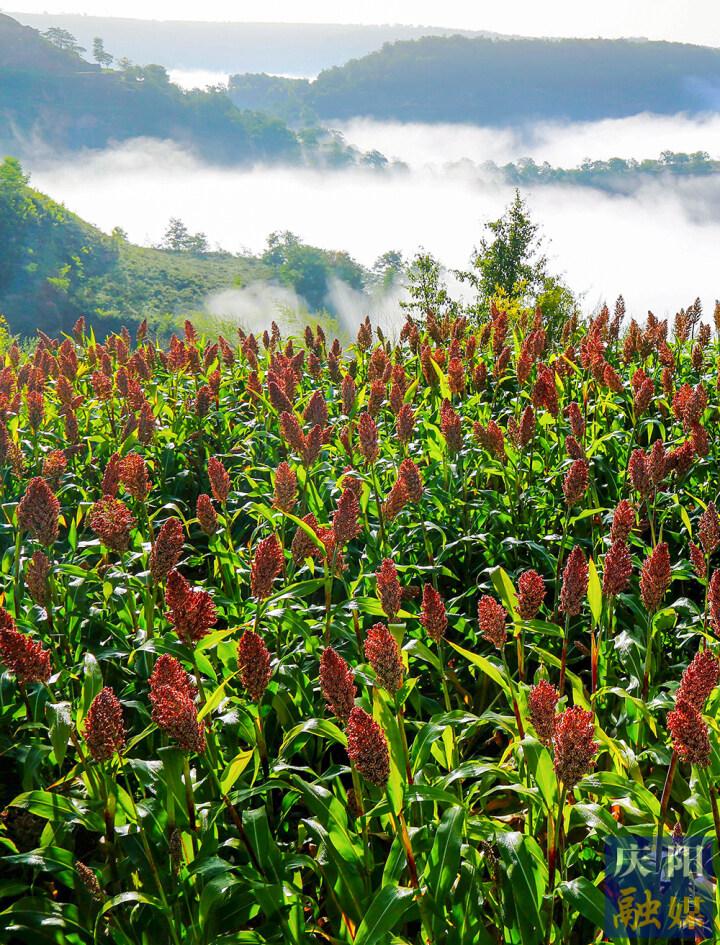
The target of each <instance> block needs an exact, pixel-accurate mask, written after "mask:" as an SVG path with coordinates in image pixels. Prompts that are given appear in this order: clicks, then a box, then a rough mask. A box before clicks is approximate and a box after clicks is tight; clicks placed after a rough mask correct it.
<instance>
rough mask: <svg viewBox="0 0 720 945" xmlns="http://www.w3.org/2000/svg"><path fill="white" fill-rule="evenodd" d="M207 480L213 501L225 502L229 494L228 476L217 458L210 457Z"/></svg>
mask: <svg viewBox="0 0 720 945" xmlns="http://www.w3.org/2000/svg"><path fill="white" fill-rule="evenodd" d="M208 479H209V480H210V491H211V492H212V494H213V498H214V499H215V501H216V502H220V503H223V502H227V497H228V494H229V493H230V476H229V474H228V471H227V469H225V467H224V465H223V464H222V461H221V460H219V459H218V458H217V456H211V457H210V459H209V460H208Z"/></svg>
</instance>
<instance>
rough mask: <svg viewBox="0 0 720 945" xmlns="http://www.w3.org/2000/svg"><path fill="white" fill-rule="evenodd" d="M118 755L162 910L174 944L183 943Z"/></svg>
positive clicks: (121, 758)
mask: <svg viewBox="0 0 720 945" xmlns="http://www.w3.org/2000/svg"><path fill="white" fill-rule="evenodd" d="M118 757H119V761H120V770H121V772H122V775H123V778H124V779H125V783H126V785H127V787H128V791H127V794H128V796H129V798H130V804H131V805H132V809H133V814H134V815H135V823H136V824H137V828H138V833H139V834H140V840H141V842H142V845H143V850H144V851H145V858H146V859H147V861H148V865H149V867H150V872H151V873H152V876H153V879H154V881H155V885H156V886H157V891H158V895H159V896H160V902H161V903H162V910H163V913H164V914H165V919H166V921H167V924H168V927H169V929H170V935H171V937H172V940H173V945H181V941H180V936H179V935H178V931H177V929H176V928H175V919H174V916H173V912H172V910H171V909H170V905H169V903H168V901H167V897H166V895H165V888H164V887H163V884H162V880H161V879H160V874H159V872H158V868H157V863H156V862H155V857H154V856H153V852H152V847H151V846H150V843H149V841H148V838H147V834H146V833H145V827H144V825H143V822H142V820H141V819H140V814H139V813H138V809H137V804H136V803H135V796H134V794H133V792H132V790H131V789H130V782H129V781H128V778H127V774H126V772H125V763H124V761H123V757H122V755H119V756H118Z"/></svg>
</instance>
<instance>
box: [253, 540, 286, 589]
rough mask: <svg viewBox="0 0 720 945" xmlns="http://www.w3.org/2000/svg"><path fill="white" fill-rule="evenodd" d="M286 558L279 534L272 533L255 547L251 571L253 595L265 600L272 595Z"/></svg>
mask: <svg viewBox="0 0 720 945" xmlns="http://www.w3.org/2000/svg"><path fill="white" fill-rule="evenodd" d="M284 560H285V559H284V557H283V550H282V545H281V544H280V539H279V538H278V537H277V535H270V537H269V538H264V539H263V540H262V541H261V542H260V544H259V545H258V546H257V548H256V549H255V557H254V559H253V563H252V569H251V572H250V583H251V586H252V595H253V597H256V598H257V599H258V600H265V598H266V597H269V596H270V594H271V593H272V585H273V581H274V580H275V578H276V577H277V576H278V574H280V572H281V571H282V569H283V564H284Z"/></svg>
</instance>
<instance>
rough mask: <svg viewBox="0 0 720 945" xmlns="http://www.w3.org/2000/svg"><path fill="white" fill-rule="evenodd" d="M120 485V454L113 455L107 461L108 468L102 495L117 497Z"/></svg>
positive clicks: (103, 482) (104, 477)
mask: <svg viewBox="0 0 720 945" xmlns="http://www.w3.org/2000/svg"><path fill="white" fill-rule="evenodd" d="M119 485H120V454H119V453H113V454H112V456H111V457H110V459H109V460H108V461H107V466H106V467H105V472H104V473H103V481H102V494H103V495H111V496H113V497H114V496H115V495H117V491H118V486H119Z"/></svg>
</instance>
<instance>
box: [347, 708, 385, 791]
mask: <svg viewBox="0 0 720 945" xmlns="http://www.w3.org/2000/svg"><path fill="white" fill-rule="evenodd" d="M347 740H348V745H347V753H348V757H349V758H350V760H351V761H352V763H353V764H354V765H355V767H356V768H357V770H358V771H359V772H360V774H361V775H362V776H363V777H364V778H365V780H366V781H369V782H370V783H371V784H375V785H376V786H377V787H380V788H384V787H385V786H386V784H387V781H388V777H389V775H390V755H389V753H388V745H387V738H386V737H385V733H384V732H383V730H382V729H381V728H380V726H379V725H378V724H377V722H376V721H375V720H374V719H373V718H372V717H371V716H369V715H368V714H367V712H365V710H364V709H361V708H360V707H359V706H355V708H354V709H353V710H352V712H351V713H350V718H349V719H348V724H347Z"/></svg>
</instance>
